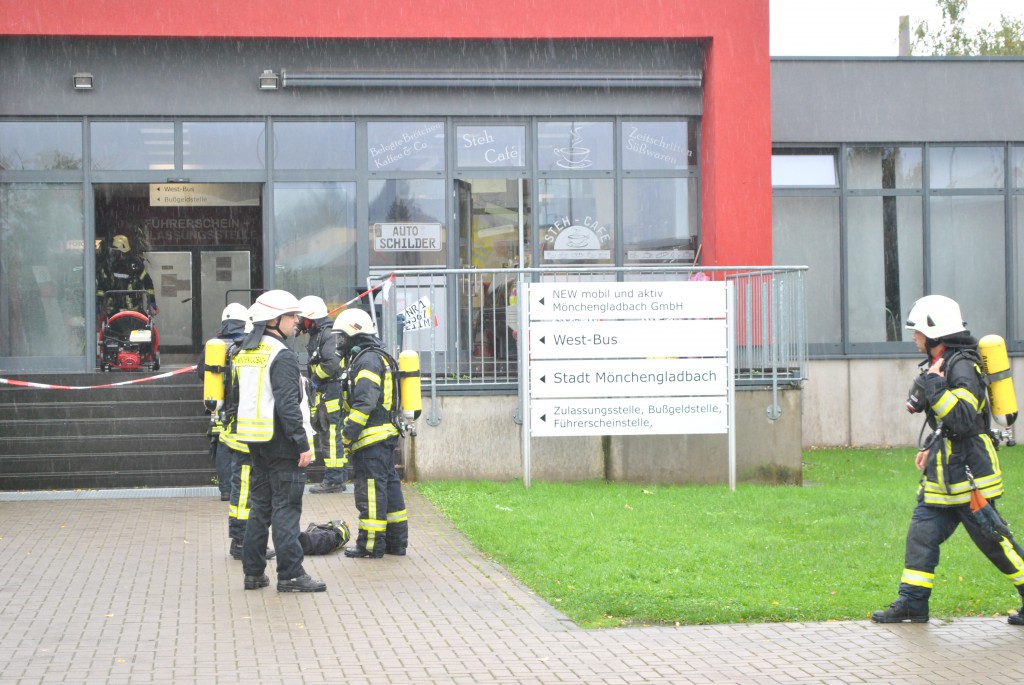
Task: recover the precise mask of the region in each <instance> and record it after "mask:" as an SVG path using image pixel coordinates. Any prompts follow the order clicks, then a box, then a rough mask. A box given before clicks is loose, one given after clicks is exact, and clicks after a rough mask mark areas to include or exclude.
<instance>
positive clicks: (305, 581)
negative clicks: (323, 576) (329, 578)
mask: <svg viewBox="0 0 1024 685" xmlns="http://www.w3.org/2000/svg"><path fill="white" fill-rule="evenodd" d="M326 589H327V584H326V583H324V582H323V581H321V580H317V579H315V578H310V577H309V575H308V574H305V573H304V574H302V575H301V576H299V577H298V578H292V579H290V580H281V579H278V581H277V591H278V592H323V591H324V590H326Z"/></svg>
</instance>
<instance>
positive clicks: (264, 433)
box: [235, 417, 274, 442]
mask: <svg viewBox="0 0 1024 685" xmlns="http://www.w3.org/2000/svg"><path fill="white" fill-rule="evenodd" d="M235 435H236V436H238V439H239V440H241V441H243V442H269V441H270V439H271V438H272V437H274V420H273V419H272V418H271V419H260V418H256V419H244V418H241V417H239V419H238V423H237V424H236V426H235Z"/></svg>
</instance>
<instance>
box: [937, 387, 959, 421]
mask: <svg viewBox="0 0 1024 685" xmlns="http://www.w3.org/2000/svg"><path fill="white" fill-rule="evenodd" d="M954 406H956V397H955V396H954V395H953V393H951V392H950V391H949V390H946V391H944V392H943V393H942V395H941V396H939V399H937V400H936V401H935V404H933V405H932V411H934V412H935V416H937V417H938V418H940V419H942V418H945V417H946V414H948V413H949V412H950V411H952V409H953V407H954Z"/></svg>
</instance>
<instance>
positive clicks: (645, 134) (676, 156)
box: [622, 121, 698, 171]
mask: <svg viewBox="0 0 1024 685" xmlns="http://www.w3.org/2000/svg"><path fill="white" fill-rule="evenodd" d="M697 129H698V127H697V126H689V125H688V123H687V122H685V121H624V122H622V168H623V169H626V170H632V169H639V170H655V169H658V170H662V171H683V170H686V169H688V168H689V167H690V162H691V160H696V159H697Z"/></svg>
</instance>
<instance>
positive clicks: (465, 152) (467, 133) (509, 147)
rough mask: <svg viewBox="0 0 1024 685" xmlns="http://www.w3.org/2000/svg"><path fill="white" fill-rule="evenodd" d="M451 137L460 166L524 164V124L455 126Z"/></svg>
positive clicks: (518, 166) (510, 165) (509, 165)
mask: <svg viewBox="0 0 1024 685" xmlns="http://www.w3.org/2000/svg"><path fill="white" fill-rule="evenodd" d="M455 138H456V142H455V149H456V159H457V163H458V165H459V166H460V167H485V168H489V167H499V168H506V167H516V168H521V167H525V166H526V127H525V126H458V127H456V129H455Z"/></svg>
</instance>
